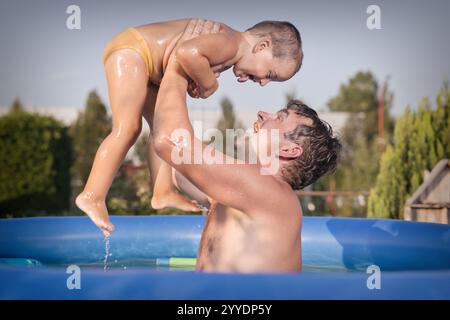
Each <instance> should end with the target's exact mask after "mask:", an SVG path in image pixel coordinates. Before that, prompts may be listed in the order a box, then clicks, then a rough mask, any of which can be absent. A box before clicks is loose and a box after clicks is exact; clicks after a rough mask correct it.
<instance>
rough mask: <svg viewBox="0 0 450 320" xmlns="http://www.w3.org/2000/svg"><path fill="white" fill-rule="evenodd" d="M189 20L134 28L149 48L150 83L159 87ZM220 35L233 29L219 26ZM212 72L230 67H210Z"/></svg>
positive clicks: (231, 31)
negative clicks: (150, 59) (150, 63)
mask: <svg viewBox="0 0 450 320" xmlns="http://www.w3.org/2000/svg"><path fill="white" fill-rule="evenodd" d="M189 21H190V20H189V19H183V20H174V21H166V22H158V23H151V24H146V25H141V26H138V27H136V30H138V31H139V33H141V34H142V36H143V37H144V39H145V40H146V41H147V44H148V46H149V48H150V52H151V55H152V61H153V73H152V77H151V79H150V81H151V83H153V84H155V85H159V84H160V83H161V79H162V77H163V75H164V71H165V68H166V66H167V62H168V60H169V57H170V54H171V53H172V51H173V50H174V48H175V47H176V45H177V44H178V41H179V39H180V38H181V36H182V34H183V32H184V31H185V29H186V26H187V24H188V23H189ZM219 32H220V33H233V32H236V31H234V30H233V29H231V28H229V27H227V26H226V25H224V24H221V27H220V31H219ZM211 67H212V68H213V69H214V70H217V71H218V72H222V71H224V70H226V69H228V68H229V67H231V65H227V66H224V65H220V66H211Z"/></svg>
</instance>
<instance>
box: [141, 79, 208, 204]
mask: <svg viewBox="0 0 450 320" xmlns="http://www.w3.org/2000/svg"><path fill="white" fill-rule="evenodd" d="M157 94H158V88H156V87H154V86H153V85H152V86H150V88H149V90H148V95H147V100H146V106H145V110H144V118H145V120H146V121H147V123H148V124H149V126H150V128H152V127H153V123H152V121H153V111H154V108H155V102H156V96H157ZM147 164H148V168H149V170H150V177H151V180H152V190H153V194H152V201H151V205H152V207H153V208H154V209H163V208H177V209H180V210H183V211H200V209H199V208H198V206H197V205H196V204H195V201H194V202H193V201H191V200H189V199H187V198H185V197H183V196H182V195H180V194H179V193H178V192H177V190H176V188H175V186H174V184H173V181H172V167H171V166H170V165H169V164H168V163H167V162H165V161H163V160H161V158H160V157H158V155H157V154H156V151H155V148H154V145H153V138H152V134H151V132H150V137H149V139H148V157H147Z"/></svg>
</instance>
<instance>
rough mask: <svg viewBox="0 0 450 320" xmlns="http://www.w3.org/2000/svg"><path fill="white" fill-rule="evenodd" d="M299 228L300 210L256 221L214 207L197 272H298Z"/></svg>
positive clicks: (234, 210)
mask: <svg viewBox="0 0 450 320" xmlns="http://www.w3.org/2000/svg"><path fill="white" fill-rule="evenodd" d="M300 227H301V209H299V211H297V212H295V210H294V212H292V213H283V214H282V215H275V216H272V217H258V218H255V217H249V216H248V215H247V214H245V213H243V212H240V211H238V210H236V209H233V208H230V207H225V206H223V205H220V204H214V205H212V206H211V209H210V212H209V215H208V218H207V222H206V225H205V230H204V233H203V235H202V239H201V243H200V251H199V257H198V262H197V270H201V271H212V272H246V273H251V272H299V271H301V242H300Z"/></svg>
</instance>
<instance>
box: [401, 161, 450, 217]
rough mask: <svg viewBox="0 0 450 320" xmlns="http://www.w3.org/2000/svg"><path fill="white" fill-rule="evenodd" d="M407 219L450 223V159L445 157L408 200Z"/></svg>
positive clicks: (405, 214) (405, 215) (405, 213)
mask: <svg viewBox="0 0 450 320" xmlns="http://www.w3.org/2000/svg"><path fill="white" fill-rule="evenodd" d="M404 218H405V220H413V221H423V222H437V223H444V224H450V160H449V159H443V160H441V161H439V162H438V164H437V165H436V166H435V167H434V168H433V170H432V171H431V173H429V174H426V177H425V181H424V182H423V183H422V185H421V186H420V187H419V188H418V189H417V191H416V192H414V194H413V195H412V196H411V198H409V199H408V200H407V201H406V205H405V211H404Z"/></svg>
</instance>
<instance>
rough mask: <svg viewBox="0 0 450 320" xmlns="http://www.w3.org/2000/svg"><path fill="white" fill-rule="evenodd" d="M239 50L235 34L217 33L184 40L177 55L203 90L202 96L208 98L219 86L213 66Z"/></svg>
mask: <svg viewBox="0 0 450 320" xmlns="http://www.w3.org/2000/svg"><path fill="white" fill-rule="evenodd" d="M237 51H238V42H237V40H236V38H235V37H234V36H233V35H231V34H225V33H215V34H206V35H201V36H199V37H197V38H193V39H190V40H187V41H184V42H183V43H181V44H180V46H179V47H178V49H177V51H176V55H177V61H178V62H179V64H180V65H181V67H182V68H183V70H184V71H185V72H186V74H187V75H188V76H189V78H191V79H192V80H193V81H194V82H195V83H197V84H198V86H199V87H200V88H201V89H202V90H203V95H202V96H203V98H206V97H208V96H210V95H211V94H212V93H214V92H215V91H216V90H217V88H218V86H219V84H218V82H217V79H216V75H215V74H214V72H213V71H212V70H211V66H213V65H220V64H223V63H225V62H227V61H229V60H230V59H232V58H233V57H235V56H236V54H237Z"/></svg>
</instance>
